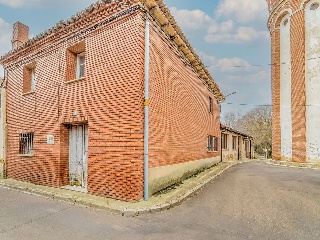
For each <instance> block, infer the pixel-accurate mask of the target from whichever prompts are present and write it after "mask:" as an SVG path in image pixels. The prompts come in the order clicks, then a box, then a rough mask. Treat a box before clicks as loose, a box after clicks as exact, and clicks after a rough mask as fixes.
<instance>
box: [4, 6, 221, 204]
mask: <svg viewBox="0 0 320 240" xmlns="http://www.w3.org/2000/svg"><path fill="white" fill-rule="evenodd" d="M28 31H29V28H28V26H25V25H24V24H22V23H20V22H17V23H16V24H15V25H14V31H13V39H12V46H13V49H12V51H10V52H9V53H8V54H6V55H5V56H3V57H2V58H1V59H0V63H1V64H2V65H3V66H4V69H5V74H6V83H7V85H6V91H7V143H8V144H7V146H8V148H7V168H6V169H7V176H8V177H9V178H13V179H17V180H21V181H26V182H32V183H35V184H41V185H46V186H53V187H66V188H71V189H74V190H79V191H84V192H88V193H89V194H94V195H99V196H104V197H110V198H114V199H120V200H125V201H139V200H141V199H142V198H143V197H144V198H145V199H147V198H148V196H149V195H151V194H153V193H155V192H157V191H159V190H160V189H162V188H165V187H167V186H169V185H171V184H173V183H174V182H175V181H180V180H181V179H183V178H186V177H187V176H189V175H192V174H193V173H194V172H197V171H199V170H201V169H204V168H207V167H210V166H212V165H214V164H216V163H218V162H219V161H220V146H219V144H218V145H214V144H215V142H219V140H220V104H219V101H221V100H223V99H224V96H223V94H222V93H221V91H220V89H219V87H218V85H217V84H216V83H215V81H214V80H213V78H212V77H211V75H210V73H209V72H208V70H207V69H206V67H205V66H204V65H203V63H202V62H201V60H200V59H199V57H198V56H197V54H196V53H195V51H194V50H193V48H192V47H191V45H190V44H189V42H188V40H187V39H186V37H185V36H184V34H183V33H182V32H181V30H180V28H179V27H178V25H177V24H176V22H175V20H174V18H173V17H172V16H171V14H170V12H169V10H168V9H167V7H166V6H165V4H164V3H163V1H162V0H118V1H98V2H97V3H96V4H93V5H91V6H90V7H89V8H87V9H86V10H84V11H83V12H81V13H78V14H76V15H74V16H72V17H71V18H70V19H68V20H67V21H61V22H59V23H58V24H56V25H55V26H54V27H52V28H51V29H49V30H47V31H46V32H44V33H41V34H40V35H38V36H36V37H34V38H32V39H29V37H28Z"/></svg>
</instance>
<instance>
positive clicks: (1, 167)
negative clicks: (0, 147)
mask: <svg viewBox="0 0 320 240" xmlns="http://www.w3.org/2000/svg"><path fill="white" fill-rule="evenodd" d="M4 178H6V168H5V163H4V161H3V160H2V159H0V179H4Z"/></svg>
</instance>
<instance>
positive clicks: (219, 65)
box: [196, 50, 257, 73]
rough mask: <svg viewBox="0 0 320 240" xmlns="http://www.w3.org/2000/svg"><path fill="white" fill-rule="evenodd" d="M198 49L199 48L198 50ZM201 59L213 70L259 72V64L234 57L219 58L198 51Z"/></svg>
mask: <svg viewBox="0 0 320 240" xmlns="http://www.w3.org/2000/svg"><path fill="white" fill-rule="evenodd" d="M196 51H197V50H196ZM197 53H198V55H199V57H200V59H201V60H202V61H203V63H204V64H205V65H206V66H207V68H208V69H209V70H211V71H213V70H219V71H220V72H223V73H226V72H243V71H245V72H257V66H254V65H252V64H250V63H249V62H248V61H246V60H244V59H241V58H238V57H234V58H223V59H217V58H216V57H214V56H210V55H208V54H206V53H204V52H201V51H197Z"/></svg>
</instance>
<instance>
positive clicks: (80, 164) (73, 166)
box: [69, 124, 88, 189]
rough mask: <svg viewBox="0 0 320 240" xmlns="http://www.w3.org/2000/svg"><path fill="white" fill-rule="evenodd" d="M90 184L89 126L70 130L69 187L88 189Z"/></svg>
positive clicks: (74, 126)
mask: <svg viewBox="0 0 320 240" xmlns="http://www.w3.org/2000/svg"><path fill="white" fill-rule="evenodd" d="M87 183H88V125H87V124H84V125H71V126H70V128H69V185H70V186H72V187H80V188H82V189H87Z"/></svg>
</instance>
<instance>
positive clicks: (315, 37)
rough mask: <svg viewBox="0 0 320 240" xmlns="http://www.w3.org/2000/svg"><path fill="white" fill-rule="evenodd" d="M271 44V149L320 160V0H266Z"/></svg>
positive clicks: (277, 155)
mask: <svg viewBox="0 0 320 240" xmlns="http://www.w3.org/2000/svg"><path fill="white" fill-rule="evenodd" d="M267 3H268V5H269V11H270V17H269V21H268V26H269V29H270V34H271V43H272V105H273V109H272V112H273V113H272V114H273V115H272V121H273V122H272V127H273V136H272V137H273V140H272V154H273V158H274V159H276V160H287V161H295V162H319V161H320V140H319V135H320V98H319V92H320V84H319V80H320V38H319V36H320V24H319V19H320V7H319V5H320V1H319V0H291V1H289V0H267Z"/></svg>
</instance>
